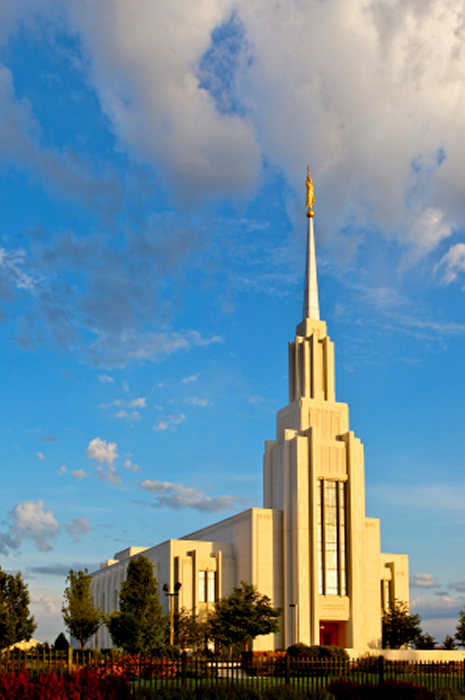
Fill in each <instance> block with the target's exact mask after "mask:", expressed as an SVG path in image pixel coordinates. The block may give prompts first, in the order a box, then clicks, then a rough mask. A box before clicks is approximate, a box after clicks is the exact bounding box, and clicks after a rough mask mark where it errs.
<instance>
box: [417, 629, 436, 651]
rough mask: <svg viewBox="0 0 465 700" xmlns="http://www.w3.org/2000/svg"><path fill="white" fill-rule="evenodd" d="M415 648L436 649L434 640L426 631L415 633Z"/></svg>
mask: <svg viewBox="0 0 465 700" xmlns="http://www.w3.org/2000/svg"><path fill="white" fill-rule="evenodd" d="M414 646H415V649H436V640H435V638H434V637H432V636H431V635H430V634H428V633H427V632H420V634H417V636H416V638H415V641H414Z"/></svg>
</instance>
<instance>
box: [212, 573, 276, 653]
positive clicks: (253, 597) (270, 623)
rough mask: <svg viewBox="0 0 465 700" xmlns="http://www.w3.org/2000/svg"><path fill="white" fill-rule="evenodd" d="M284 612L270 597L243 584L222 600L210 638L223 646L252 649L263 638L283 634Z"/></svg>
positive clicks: (213, 619)
mask: <svg viewBox="0 0 465 700" xmlns="http://www.w3.org/2000/svg"><path fill="white" fill-rule="evenodd" d="M281 613H282V609H281V608H274V607H273V606H272V604H271V600H270V599H269V598H268V596H266V595H260V593H259V592H258V590H257V587H256V586H253V585H252V584H250V583H246V582H245V581H241V583H240V585H239V586H236V587H235V588H234V590H233V592H232V593H231V595H229V596H226V597H225V598H222V599H221V600H218V601H217V602H216V603H215V610H214V612H213V613H212V615H211V616H210V618H209V625H208V627H209V636H210V637H211V638H212V639H214V640H215V641H216V642H219V643H220V644H224V645H226V646H228V647H229V648H230V649H231V647H232V646H233V645H242V646H243V647H244V649H248V648H249V647H250V642H251V641H253V640H254V639H255V637H258V636H259V635H261V634H270V633H271V632H279V629H280V628H279V623H278V620H279V618H280V616H281Z"/></svg>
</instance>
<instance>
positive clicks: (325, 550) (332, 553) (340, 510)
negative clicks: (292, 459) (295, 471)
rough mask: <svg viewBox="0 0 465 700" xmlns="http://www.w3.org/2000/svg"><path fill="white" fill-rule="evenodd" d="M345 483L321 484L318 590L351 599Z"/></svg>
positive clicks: (322, 481) (324, 482) (321, 482)
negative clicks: (349, 593) (347, 553)
mask: <svg viewBox="0 0 465 700" xmlns="http://www.w3.org/2000/svg"><path fill="white" fill-rule="evenodd" d="M345 500H346V499H345V482H343V481H330V480H327V479H320V480H319V484H318V494H317V508H318V590H319V593H320V594H321V595H347V564H346V561H347V557H346V515H345V513H346V509H345Z"/></svg>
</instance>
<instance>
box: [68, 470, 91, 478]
mask: <svg viewBox="0 0 465 700" xmlns="http://www.w3.org/2000/svg"><path fill="white" fill-rule="evenodd" d="M71 474H72V476H73V479H78V480H80V479H85V478H86V476H88V474H87V472H85V471H84V469H74V470H73V471H72V472H71Z"/></svg>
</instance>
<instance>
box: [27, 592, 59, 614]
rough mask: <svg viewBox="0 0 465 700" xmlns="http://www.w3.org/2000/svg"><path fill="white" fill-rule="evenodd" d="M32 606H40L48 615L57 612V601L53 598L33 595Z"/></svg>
mask: <svg viewBox="0 0 465 700" xmlns="http://www.w3.org/2000/svg"><path fill="white" fill-rule="evenodd" d="M31 605H40V606H41V607H42V608H43V610H44V612H46V613H55V612H56V605H55V601H54V599H53V598H52V597H51V596H42V595H33V596H31Z"/></svg>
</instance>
